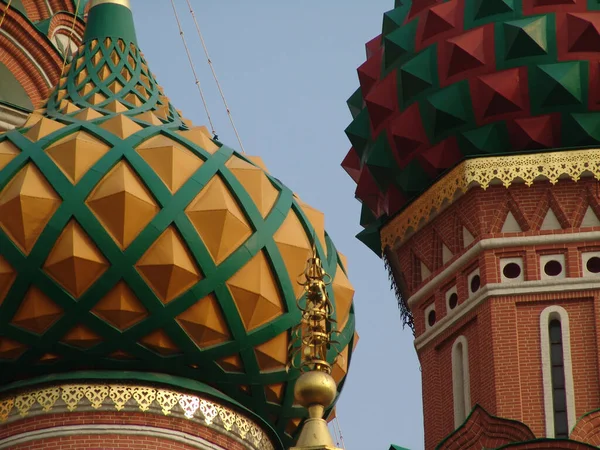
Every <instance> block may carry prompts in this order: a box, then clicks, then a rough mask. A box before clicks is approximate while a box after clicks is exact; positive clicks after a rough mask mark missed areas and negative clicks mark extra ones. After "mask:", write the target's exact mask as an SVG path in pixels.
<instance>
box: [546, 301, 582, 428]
mask: <svg viewBox="0 0 600 450" xmlns="http://www.w3.org/2000/svg"><path fill="white" fill-rule="evenodd" d="M554 319H557V320H559V321H560V329H561V334H562V348H563V367H564V371H565V392H566V399H567V423H568V424H569V431H571V430H572V429H573V427H574V426H575V420H576V417H575V390H574V387H573V365H572V361H571V334H570V330H569V314H568V313H567V311H566V310H565V309H564V308H563V307H562V306H558V305H553V306H548V307H547V308H546V309H544V310H543V311H542V313H541V314H540V338H541V351H542V377H543V378H542V379H543V385H544V413H545V417H546V437H548V438H554V437H555V434H554V405H553V401H554V399H553V389H552V363H551V360H550V333H549V331H548V325H549V324H550V321H551V320H554Z"/></svg>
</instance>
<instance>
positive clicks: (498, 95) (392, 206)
mask: <svg viewBox="0 0 600 450" xmlns="http://www.w3.org/2000/svg"><path fill="white" fill-rule="evenodd" d="M599 29H600V2H598V1H597V0H568V1H567V0H565V1H553V2H542V1H538V0H465V1H458V0H450V1H445V2H441V1H410V0H400V1H397V2H396V4H395V8H394V9H393V10H391V11H389V12H387V13H385V14H384V19H383V27H382V34H381V36H379V37H377V38H376V39H374V40H372V41H371V42H369V43H368V44H367V61H366V62H365V63H364V64H363V65H362V66H361V67H360V68H359V69H358V74H359V79H360V84H361V87H360V89H358V90H357V91H356V92H355V93H354V94H353V95H352V96H351V97H350V99H349V100H348V106H349V108H350V111H351V113H352V117H353V121H352V123H351V124H350V126H349V127H348V128H347V129H346V134H347V135H348V138H349V139H350V141H351V143H352V146H353V147H352V149H351V150H350V152H349V153H348V155H347V156H346V158H345V160H344V162H343V163H342V165H343V166H344V168H345V169H346V170H347V172H348V173H349V174H350V176H351V177H352V178H353V179H354V180H355V181H356V183H357V189H356V196H357V198H358V199H359V200H361V202H362V203H363V212H362V214H361V225H362V226H363V227H365V230H364V231H363V232H362V233H361V234H360V235H359V238H361V239H362V240H363V241H364V242H365V243H366V244H367V245H369V247H370V248H372V249H373V250H374V251H375V252H377V253H380V252H381V248H380V242H379V236H378V234H379V228H380V227H381V226H382V225H383V224H385V223H386V222H387V220H388V218H389V217H391V216H393V215H394V214H396V213H397V212H398V211H400V210H402V209H403V208H404V207H405V206H406V205H407V204H408V203H409V202H410V201H411V200H412V199H414V198H415V197H416V196H418V195H420V194H421V193H422V192H424V190H426V189H427V188H428V187H429V186H431V185H432V184H433V183H434V181H435V180H436V179H437V178H438V177H439V176H441V175H442V174H443V173H445V172H446V171H447V170H448V169H450V168H451V167H453V166H454V165H456V164H457V163H458V162H460V161H461V160H463V159H464V158H469V157H475V156H488V155H502V154H508V153H519V152H521V153H522V152H529V151H540V150H548V151H552V150H555V149H564V148H585V147H594V146H598V145H599V144H600V133H599V132H598V126H597V124H598V123H599V121H600V113H599V111H600V87H599V86H598V83H597V82H596V80H597V77H598V74H599V72H600V33H599V32H598V30H599Z"/></svg>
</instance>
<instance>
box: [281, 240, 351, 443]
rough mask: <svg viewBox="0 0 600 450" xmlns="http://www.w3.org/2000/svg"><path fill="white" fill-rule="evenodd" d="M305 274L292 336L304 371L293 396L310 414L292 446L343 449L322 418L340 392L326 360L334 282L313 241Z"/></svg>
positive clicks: (331, 323)
mask: <svg viewBox="0 0 600 450" xmlns="http://www.w3.org/2000/svg"><path fill="white" fill-rule="evenodd" d="M304 276H305V278H306V281H305V282H304V283H301V284H303V286H304V289H305V291H306V307H305V308H302V307H301V306H300V305H299V304H298V308H300V310H301V311H302V321H301V322H300V324H298V325H297V326H296V327H295V328H294V330H293V336H294V337H295V342H300V348H299V349H298V350H296V352H295V353H294V355H293V358H292V360H293V361H294V360H295V359H296V357H297V356H298V353H299V357H300V366H299V367H300V370H301V371H302V372H303V373H302V375H300V377H299V378H298V380H297V381H296V386H295V387H294V396H295V397H296V400H297V401H298V403H300V404H301V405H302V406H304V407H305V408H306V409H308V417H309V418H308V419H307V420H306V421H305V422H304V425H303V427H302V431H301V432H300V436H299V437H298V442H297V443H296V447H293V448H292V449H291V450H340V449H338V448H336V447H335V445H334V443H333V439H332V437H331V433H330V432H329V428H328V427H327V422H325V420H323V413H324V412H325V408H327V407H328V406H330V405H331V404H332V403H333V401H334V400H335V397H336V395H337V386H336V383H335V380H334V379H333V377H332V376H331V365H330V364H329V363H328V362H327V350H329V348H330V347H331V344H332V343H333V340H332V337H331V336H332V333H333V332H334V331H333V327H334V324H335V321H334V320H333V319H332V318H331V316H332V314H333V306H332V304H331V301H330V300H329V296H328V295H327V289H326V287H327V285H328V284H329V283H331V276H330V275H329V274H328V273H327V272H325V270H324V269H323V266H322V264H321V260H320V259H319V258H318V257H317V251H316V248H315V246H314V244H313V255H312V257H311V258H309V259H308V262H307V264H306V269H305V270H304Z"/></svg>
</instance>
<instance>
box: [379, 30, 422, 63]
mask: <svg viewBox="0 0 600 450" xmlns="http://www.w3.org/2000/svg"><path fill="white" fill-rule="evenodd" d="M416 25H417V22H415V21H413V22H411V23H409V24H407V25H406V26H404V27H402V28H399V29H397V30H394V31H392V32H391V33H389V34H388V35H387V36H385V37H384V39H383V45H384V48H385V53H384V62H385V67H390V66H391V65H392V64H394V63H395V62H396V61H398V60H399V59H400V58H402V57H403V56H406V55H408V54H410V53H411V52H413V51H414V48H415V33H416Z"/></svg>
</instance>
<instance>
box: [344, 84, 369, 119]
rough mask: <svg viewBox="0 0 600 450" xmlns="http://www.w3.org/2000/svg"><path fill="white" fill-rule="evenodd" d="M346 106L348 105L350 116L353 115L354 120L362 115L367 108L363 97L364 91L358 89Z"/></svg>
mask: <svg viewBox="0 0 600 450" xmlns="http://www.w3.org/2000/svg"><path fill="white" fill-rule="evenodd" d="M346 104H347V105H348V109H349V110H350V114H352V118H353V119H356V116H358V115H359V114H360V112H361V111H362V110H363V108H364V106H365V105H364V101H363V96H362V89H361V88H358V89H357V90H356V91H354V94H352V95H351V96H350V98H349V99H348V101H346Z"/></svg>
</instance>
